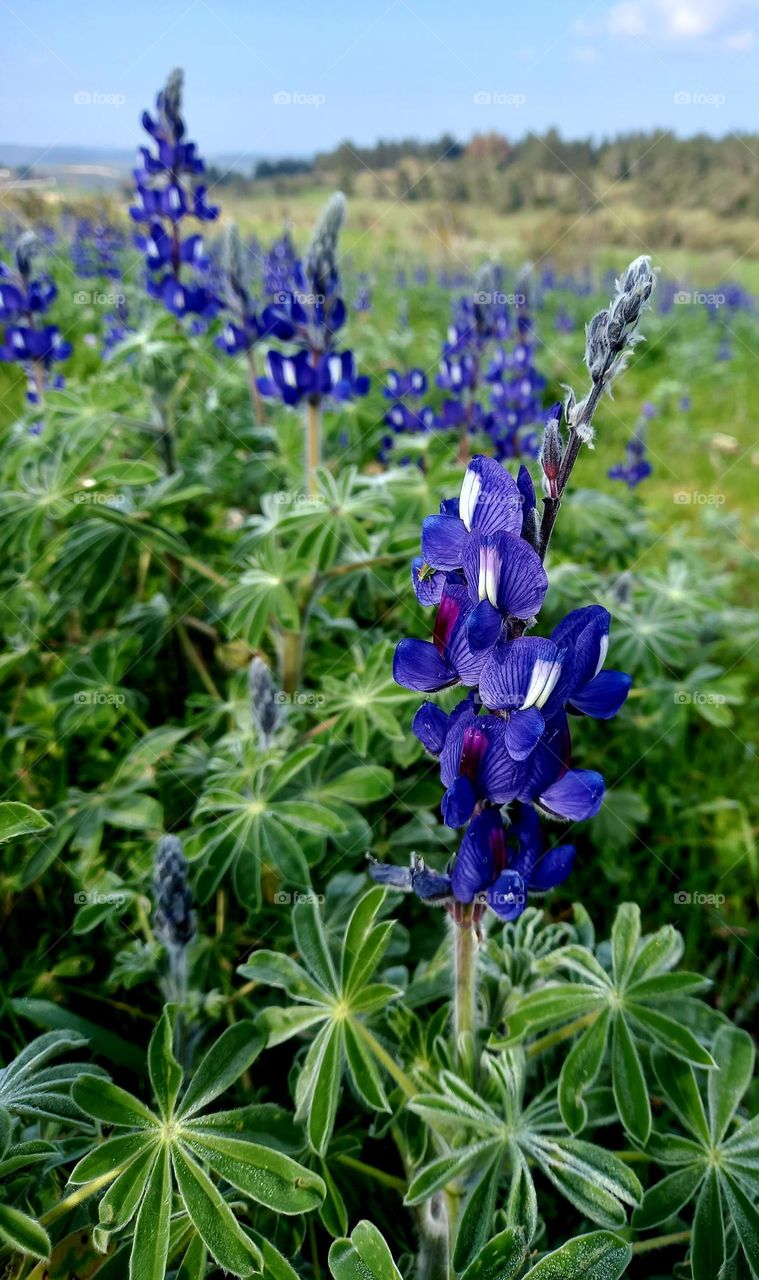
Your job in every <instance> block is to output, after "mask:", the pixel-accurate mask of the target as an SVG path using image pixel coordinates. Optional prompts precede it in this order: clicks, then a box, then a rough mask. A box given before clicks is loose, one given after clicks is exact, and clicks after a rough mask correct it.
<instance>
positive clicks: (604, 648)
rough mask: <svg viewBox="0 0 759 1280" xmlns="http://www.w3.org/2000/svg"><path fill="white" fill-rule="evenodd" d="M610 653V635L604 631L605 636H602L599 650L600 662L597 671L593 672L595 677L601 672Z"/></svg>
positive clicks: (597, 664)
mask: <svg viewBox="0 0 759 1280" xmlns="http://www.w3.org/2000/svg"><path fill="white" fill-rule="evenodd" d="M608 652H609V633H608V631H604V633H603V635H602V636H601V644H600V647H599V650H598V662H597V663H596V669H595V671H594V672H593V674H594V676H597V675H598V673H599V671H600V670H601V667H602V666H603V664H604V663H605V661H606V655H607V653H608Z"/></svg>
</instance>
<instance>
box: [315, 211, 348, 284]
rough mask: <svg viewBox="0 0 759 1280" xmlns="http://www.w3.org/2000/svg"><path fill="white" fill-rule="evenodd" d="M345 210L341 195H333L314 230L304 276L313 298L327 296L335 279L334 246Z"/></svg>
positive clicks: (335, 254)
mask: <svg viewBox="0 0 759 1280" xmlns="http://www.w3.org/2000/svg"><path fill="white" fill-rule="evenodd" d="M346 207H347V206H346V200H345V196H344V195H343V193H342V191H336V192H335V193H334V195H332V196H330V198H329V200H328V201H327V203H326V205H325V206H324V209H323V210H322V213H321V216H320V218H319V221H318V222H317V224H316V226H315V227H314V234H313V236H312V237H311V244H310V245H309V247H308V252H307V254H306V274H307V275H308V278H309V280H310V281H311V285H312V287H313V290H314V293H316V294H323V295H326V294H328V293H329V292H330V287H331V285H332V284H333V282H334V279H335V276H336V275H337V242H338V240H339V238H340V231H341V230H342V226H343V223H344V222H345V210H346Z"/></svg>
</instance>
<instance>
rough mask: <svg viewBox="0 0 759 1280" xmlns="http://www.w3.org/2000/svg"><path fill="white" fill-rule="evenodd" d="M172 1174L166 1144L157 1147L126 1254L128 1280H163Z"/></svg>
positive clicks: (167, 1247) (167, 1246)
mask: <svg viewBox="0 0 759 1280" xmlns="http://www.w3.org/2000/svg"><path fill="white" fill-rule="evenodd" d="M170 1219H171V1178H170V1173H169V1148H168V1146H162V1147H161V1148H160V1150H159V1151H158V1154H157V1156H156V1159H155V1161H154V1164H153V1166H152V1169H151V1171H150V1173H149V1175H148V1180H147V1186H146V1188H145V1194H144V1197H143V1200H142V1203H141V1205H140V1210H139V1213H138V1214H137V1221H136V1223H135V1229H134V1241H133V1244H132V1252H131V1254H130V1256H129V1280H164V1277H165V1273H166V1258H167V1255H168V1252H169V1223H170Z"/></svg>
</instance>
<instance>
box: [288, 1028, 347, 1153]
mask: <svg viewBox="0 0 759 1280" xmlns="http://www.w3.org/2000/svg"><path fill="white" fill-rule="evenodd" d="M342 1060H343V1035H342V1027H341V1026H340V1025H339V1024H338V1023H333V1022H328V1023H327V1024H326V1025H325V1026H323V1027H322V1029H321V1031H319V1033H318V1034H317V1036H316V1038H315V1040H314V1041H313V1043H312V1045H311V1047H310V1049H309V1051H308V1053H307V1054H306V1060H305V1062H304V1064H303V1067H302V1069H301V1073H300V1075H299V1076H298V1084H297V1087H296V1092H295V1102H296V1106H297V1110H296V1113H295V1116H296V1119H297V1120H303V1121H304V1122H305V1124H306V1131H307V1133H308V1140H309V1142H310V1143H311V1146H312V1147H313V1148H314V1151H317V1152H318V1153H319V1155H324V1153H325V1151H326V1149H327V1146H328V1143H329V1139H330V1137H331V1135H332V1130H333V1128H334V1124H335V1114H336V1112H337V1103H338V1099H339V1096H340V1082H341V1077H342V1065H343V1061H342Z"/></svg>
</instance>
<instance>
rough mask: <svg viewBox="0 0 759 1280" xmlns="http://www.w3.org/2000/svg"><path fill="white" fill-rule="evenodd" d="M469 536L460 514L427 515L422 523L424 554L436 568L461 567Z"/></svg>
mask: <svg viewBox="0 0 759 1280" xmlns="http://www.w3.org/2000/svg"><path fill="white" fill-rule="evenodd" d="M468 536H469V535H468V534H467V531H466V526H465V525H464V523H463V522H462V521H461V520H460V519H459V517H458V516H454V515H439V516H427V518H426V519H425V520H424V522H423V524H422V556H423V557H424V559H425V560H426V561H427V564H429V565H432V567H433V568H434V569H448V570H452V569H460V568H461V564H462V561H463V558H464V549H465V547H466V544H467V540H468Z"/></svg>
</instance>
